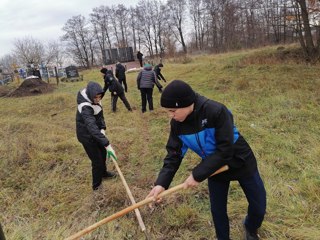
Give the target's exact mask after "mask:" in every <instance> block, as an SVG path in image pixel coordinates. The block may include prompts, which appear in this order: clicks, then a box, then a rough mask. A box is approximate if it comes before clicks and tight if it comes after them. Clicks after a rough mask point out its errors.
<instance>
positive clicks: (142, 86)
mask: <svg viewBox="0 0 320 240" xmlns="http://www.w3.org/2000/svg"><path fill="white" fill-rule="evenodd" d="M155 84H156V86H157V87H158V89H159V92H162V86H161V84H160V83H159V81H158V79H157V77H156V75H155V72H154V71H152V66H151V64H145V65H144V68H143V70H142V71H140V73H139V74H138V77H137V87H138V89H139V90H140V93H141V102H142V109H141V110H142V113H144V112H146V111H147V101H148V104H149V110H150V111H153V97H152V95H153V87H154V85H155Z"/></svg>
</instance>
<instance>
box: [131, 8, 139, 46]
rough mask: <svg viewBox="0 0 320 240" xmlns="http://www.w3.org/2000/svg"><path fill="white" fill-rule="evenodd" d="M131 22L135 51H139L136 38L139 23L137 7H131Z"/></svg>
mask: <svg viewBox="0 0 320 240" xmlns="http://www.w3.org/2000/svg"><path fill="white" fill-rule="evenodd" d="M129 18H130V21H129V24H130V27H131V33H132V34H131V36H132V43H133V51H134V52H136V51H137V39H136V37H137V36H136V35H137V24H138V20H137V13H136V9H135V8H133V7H130V9H129Z"/></svg>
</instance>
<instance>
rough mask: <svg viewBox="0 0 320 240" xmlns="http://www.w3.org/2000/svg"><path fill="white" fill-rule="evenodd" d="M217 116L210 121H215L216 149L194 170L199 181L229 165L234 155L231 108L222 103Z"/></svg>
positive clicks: (194, 175) (211, 117)
mask: <svg viewBox="0 0 320 240" xmlns="http://www.w3.org/2000/svg"><path fill="white" fill-rule="evenodd" d="M212 115H215V116H216V117H215V116H210V118H209V119H210V120H209V121H215V123H216V124H215V126H216V127H215V141H216V151H215V152H214V153H213V154H211V155H209V156H207V157H206V158H205V159H203V160H202V161H201V162H200V163H199V164H198V165H197V166H196V167H195V168H194V169H193V170H192V175H193V177H194V179H195V180H196V181H198V182H201V181H203V180H205V179H206V178H208V177H210V175H211V174H212V173H214V172H215V171H217V170H218V169H219V168H221V167H222V166H224V165H228V164H229V162H230V161H231V160H232V157H233V119H232V115H231V113H230V112H229V110H228V109H227V108H226V107H225V106H223V105H222V107H221V108H220V109H219V111H218V112H217V113H216V114H212Z"/></svg>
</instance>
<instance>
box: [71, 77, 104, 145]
mask: <svg viewBox="0 0 320 240" xmlns="http://www.w3.org/2000/svg"><path fill="white" fill-rule="evenodd" d="M97 94H102V97H103V95H104V92H103V89H102V87H101V86H100V85H99V84H98V83H95V82H89V83H88V85H87V87H86V88H84V89H82V90H80V91H79V92H78V96H77V103H78V109H77V114H76V132H77V138H78V140H79V142H81V143H83V144H90V143H91V144H92V143H98V144H100V145H101V146H105V147H106V146H108V145H109V140H108V139H107V138H106V136H105V135H104V134H102V133H101V132H100V130H101V129H104V130H105V129H106V124H105V121H104V117H103V109H102V106H101V102H100V103H98V104H94V102H93V99H94V97H95V96H96V95H97Z"/></svg>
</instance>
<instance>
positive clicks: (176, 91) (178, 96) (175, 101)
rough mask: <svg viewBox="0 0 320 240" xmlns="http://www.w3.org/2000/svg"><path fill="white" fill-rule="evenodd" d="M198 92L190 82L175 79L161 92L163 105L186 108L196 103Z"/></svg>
mask: <svg viewBox="0 0 320 240" xmlns="http://www.w3.org/2000/svg"><path fill="white" fill-rule="evenodd" d="M195 99H196V93H195V92H194V91H193V90H192V88H191V87H190V85H189V84H187V83H185V82H184V81H181V80H173V81H172V82H171V83H169V84H168V85H167V86H166V88H165V89H164V90H163V92H162V94H161V106H162V107H165V108H184V107H188V106H190V105H191V104H192V103H194V101H195Z"/></svg>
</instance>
